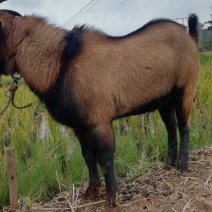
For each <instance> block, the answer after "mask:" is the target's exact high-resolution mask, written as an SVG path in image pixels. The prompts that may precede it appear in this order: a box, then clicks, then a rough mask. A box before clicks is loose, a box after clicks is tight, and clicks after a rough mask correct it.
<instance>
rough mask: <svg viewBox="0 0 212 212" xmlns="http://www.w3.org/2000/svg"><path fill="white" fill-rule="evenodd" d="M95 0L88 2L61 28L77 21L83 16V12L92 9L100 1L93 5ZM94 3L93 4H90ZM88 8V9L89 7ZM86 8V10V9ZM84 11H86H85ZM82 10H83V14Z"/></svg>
mask: <svg viewBox="0 0 212 212" xmlns="http://www.w3.org/2000/svg"><path fill="white" fill-rule="evenodd" d="M95 1H96V0H92V1H90V2H89V3H88V4H86V5H85V6H84V7H83V8H82V9H81V10H80V11H79V12H77V13H76V14H75V15H74V16H73V17H71V18H70V19H69V20H68V21H66V22H65V23H64V24H63V26H68V25H70V24H71V23H72V22H73V21H75V20H76V19H78V18H79V17H80V16H81V15H83V14H84V13H85V12H87V11H88V10H89V9H90V8H92V7H93V6H94V5H96V4H97V3H98V2H99V1H100V0H98V1H97V2H96V3H94V2H95ZM92 3H94V4H92ZM89 6H90V7H89ZM87 7H88V8H87ZM86 8H87V9H86ZM85 9H86V10H85ZM83 10H85V11H84V12H83Z"/></svg>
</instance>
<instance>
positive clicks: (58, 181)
mask: <svg viewBox="0 0 212 212" xmlns="http://www.w3.org/2000/svg"><path fill="white" fill-rule="evenodd" d="M56 178H57V183H58V186H59V189H60V193H61V192H62V189H61V185H60V180H59V177H58V174H57V171H56Z"/></svg>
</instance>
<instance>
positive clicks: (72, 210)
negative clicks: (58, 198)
mask: <svg viewBox="0 0 212 212" xmlns="http://www.w3.org/2000/svg"><path fill="white" fill-rule="evenodd" d="M65 198H66V201H67V202H68V205H69V207H70V209H71V212H74V208H73V206H72V205H71V203H70V201H69V199H68V197H65Z"/></svg>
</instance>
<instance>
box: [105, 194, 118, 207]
mask: <svg viewBox="0 0 212 212" xmlns="http://www.w3.org/2000/svg"><path fill="white" fill-rule="evenodd" d="M106 203H107V205H108V206H109V207H111V208H115V207H116V194H115V195H108V197H107V200H106Z"/></svg>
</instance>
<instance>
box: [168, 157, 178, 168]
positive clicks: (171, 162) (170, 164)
mask: <svg viewBox="0 0 212 212" xmlns="http://www.w3.org/2000/svg"><path fill="white" fill-rule="evenodd" d="M166 165H167V166H175V165H176V159H173V158H171V157H167V159H166Z"/></svg>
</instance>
